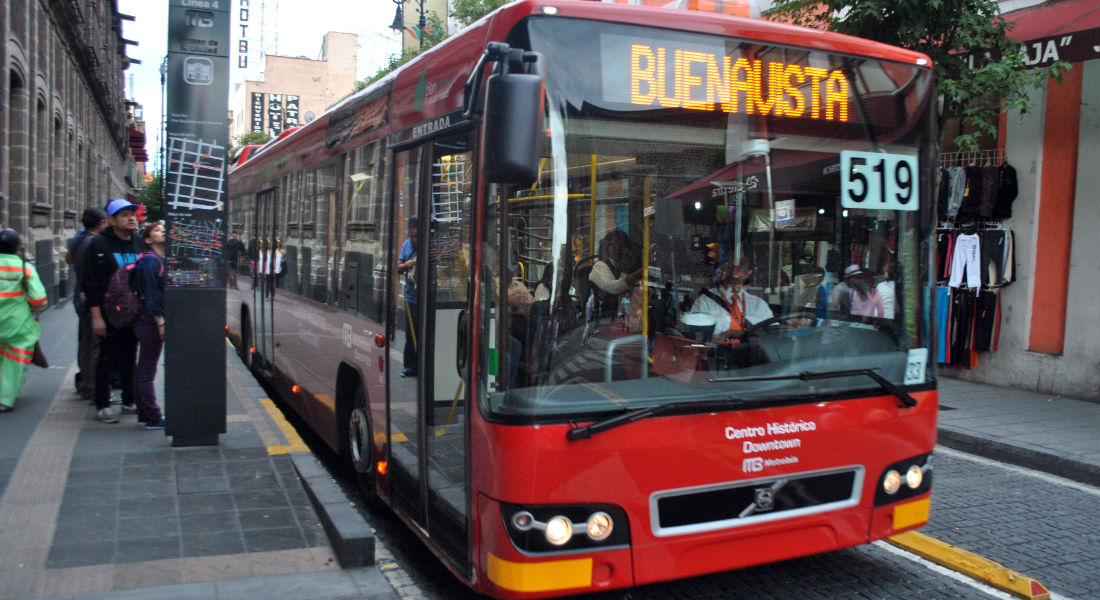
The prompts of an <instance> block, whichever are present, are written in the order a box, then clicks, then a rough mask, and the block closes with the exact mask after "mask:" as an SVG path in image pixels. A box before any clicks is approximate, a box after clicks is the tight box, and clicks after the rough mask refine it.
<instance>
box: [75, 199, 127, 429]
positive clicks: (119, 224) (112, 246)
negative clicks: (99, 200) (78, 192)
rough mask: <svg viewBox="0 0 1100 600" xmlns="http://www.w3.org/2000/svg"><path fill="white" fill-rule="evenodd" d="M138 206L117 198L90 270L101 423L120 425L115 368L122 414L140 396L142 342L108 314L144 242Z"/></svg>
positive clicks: (87, 280) (94, 245)
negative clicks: (137, 366)
mask: <svg viewBox="0 0 1100 600" xmlns="http://www.w3.org/2000/svg"><path fill="white" fill-rule="evenodd" d="M137 209H138V205H137V204H134V203H132V202H130V201H129V200H123V199H121V198H117V199H115V200H111V202H110V203H108V204H107V223H108V227H107V228H106V229H104V230H103V232H102V233H100V234H99V235H97V236H96V237H94V238H93V239H92V242H91V247H90V248H89V249H88V260H87V265H85V269H84V278H83V281H84V292H85V294H86V295H87V302H88V308H89V312H90V313H91V315H92V332H93V333H94V334H95V335H97V336H99V356H98V358H97V360H96V369H95V407H96V420H98V421H100V422H103V423H118V415H117V414H115V412H114V411H113V410H111V382H110V373H111V370H112V369H114V370H115V371H116V372H117V373H118V374H119V378H120V380H121V384H122V412H137V404H136V402H135V400H136V398H135V397H134V361H135V360H136V357H137V337H135V336H134V328H133V326H130V327H119V328H116V327H114V326H112V325H111V324H110V323H108V322H107V321H106V319H105V318H104V315H103V295H104V294H105V293H106V292H107V287H108V285H110V283H111V276H112V275H114V273H115V271H117V270H118V269H120V268H122V267H124V266H126V265H128V264H131V263H134V262H137V259H138V257H139V256H140V254H141V237H140V236H138V235H137Z"/></svg>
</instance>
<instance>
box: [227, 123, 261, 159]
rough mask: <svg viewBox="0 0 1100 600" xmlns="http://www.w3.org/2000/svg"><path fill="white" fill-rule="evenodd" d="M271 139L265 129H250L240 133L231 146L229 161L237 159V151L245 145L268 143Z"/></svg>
mask: <svg viewBox="0 0 1100 600" xmlns="http://www.w3.org/2000/svg"><path fill="white" fill-rule="evenodd" d="M270 141H271V136H270V135H268V134H267V133H265V132H263V131H249V132H248V133H244V134H241V135H238V136H237V137H236V138H234V139H233V145H232V146H230V148H229V161H230V162H232V161H234V160H237V153H239V152H240V151H241V149H242V148H244V147H245V146H251V145H252V144H266V143H268V142H270Z"/></svg>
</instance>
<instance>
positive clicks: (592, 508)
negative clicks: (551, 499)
mask: <svg viewBox="0 0 1100 600" xmlns="http://www.w3.org/2000/svg"><path fill="white" fill-rule="evenodd" d="M500 513H501V514H500V516H501V517H502V518H503V521H504V523H503V525H504V529H505V531H506V532H507V534H508V539H509V540H511V542H512V544H513V545H515V547H516V549H518V550H521V551H523V552H528V553H532V554H540V553H544V554H551V553H561V552H574V551H578V550H589V549H590V550H604V549H611V548H625V547H628V546H629V545H630V520H629V519H628V518H627V516H626V511H624V510H623V509H622V508H621V507H618V506H616V505H614V504H603V503H594V502H593V503H583V504H547V505H537V504H510V503H507V502H502V503H501V505H500Z"/></svg>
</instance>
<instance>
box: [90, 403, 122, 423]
mask: <svg viewBox="0 0 1100 600" xmlns="http://www.w3.org/2000/svg"><path fill="white" fill-rule="evenodd" d="M95 420H96V421H99V422H100V423H118V417H117V416H116V415H115V413H113V412H111V407H109V406H108V407H107V408H101V409H99V410H97V411H96V413H95Z"/></svg>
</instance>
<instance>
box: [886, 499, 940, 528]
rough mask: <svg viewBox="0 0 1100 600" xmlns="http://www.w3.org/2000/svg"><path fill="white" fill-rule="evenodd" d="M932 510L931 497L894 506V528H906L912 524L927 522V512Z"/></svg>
mask: <svg viewBox="0 0 1100 600" xmlns="http://www.w3.org/2000/svg"><path fill="white" fill-rule="evenodd" d="M931 510H932V499H931V498H925V499H924V500H917V501H916V502H909V503H907V504H899V505H897V506H895V507H894V529H895V530H897V529H908V528H909V527H912V526H913V525H920V524H921V523H927V522H928V514H929V512H930V511H931Z"/></svg>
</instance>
